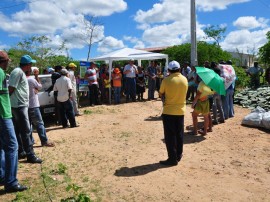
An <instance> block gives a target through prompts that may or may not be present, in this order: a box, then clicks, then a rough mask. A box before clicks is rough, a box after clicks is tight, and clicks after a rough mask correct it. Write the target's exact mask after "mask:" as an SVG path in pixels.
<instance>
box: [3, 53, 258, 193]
mask: <svg viewBox="0 0 270 202" xmlns="http://www.w3.org/2000/svg"><path fill="white" fill-rule="evenodd" d="M9 61H10V59H9V57H8V55H7V53H6V52H5V51H0V67H1V68H0V101H1V102H0V130H1V136H0V155H1V161H0V183H2V184H3V185H4V186H5V191H6V192H17V191H24V190H26V189H28V188H27V187H26V186H24V185H21V184H20V183H19V182H18V180H17V169H18V159H26V161H27V162H29V163H42V159H40V158H39V157H38V156H37V155H36V154H35V152H34V148H33V145H34V144H35V140H34V138H33V135H32V132H33V126H34V127H35V128H36V130H37V133H38V136H39V138H40V142H41V146H45V147H54V146H55V144H54V143H53V142H52V141H50V140H49V139H48V137H47V135H46V129H45V127H44V122H43V119H42V116H41V112H40V109H39V107H40V105H39V100H38V95H37V93H38V91H39V90H40V89H41V87H42V84H41V82H40V80H39V77H38V75H39V69H38V68H37V67H33V66H32V65H33V64H35V63H36V61H35V60H33V59H32V58H31V57H30V56H29V55H23V56H22V57H21V59H20V66H19V67H17V68H15V69H14V70H13V71H12V72H11V74H10V77H9V84H7V77H6V74H5V72H4V71H5V70H6V68H7V66H8V63H9ZM219 64H224V65H226V64H227V65H232V64H231V61H227V62H226V63H225V62H224V61H221V62H219ZM219 64H218V63H215V62H211V63H209V62H208V61H205V63H204V68H208V69H211V70H213V71H214V72H215V73H216V74H217V75H219V76H220V77H221V78H223V79H226V78H225V77H224V74H223V73H222V70H221V69H220V65H219ZM76 68H77V66H76V64H74V63H70V64H68V65H67V67H62V66H60V65H58V66H55V67H54V68H50V69H49V73H50V74H51V79H52V85H51V87H50V88H49V89H47V92H48V93H49V92H50V91H54V100H55V115H56V116H55V117H56V123H57V124H59V125H62V127H63V128H67V127H70V128H73V127H78V126H79V125H78V124H77V122H76V116H80V115H81V114H80V112H79V108H78V106H79V105H78V98H77V93H78V80H79V79H84V80H86V81H87V82H88V89H89V91H88V97H89V104H90V106H95V105H99V104H102V103H110V101H111V99H112V98H113V100H114V104H120V103H121V98H122V97H125V101H126V102H135V101H144V100H145V98H144V97H143V95H144V93H145V91H146V87H147V88H148V94H147V100H154V99H156V98H155V92H156V91H157V92H159V97H160V98H162V101H163V112H162V120H163V126H164V137H165V143H166V148H167V152H168V159H167V160H165V161H160V164H162V165H166V166H174V165H177V164H178V162H179V161H180V160H181V158H182V152H183V134H184V114H185V108H186V103H187V102H189V101H190V102H191V103H192V105H191V106H192V108H193V112H192V119H193V134H194V135H197V134H198V133H199V134H201V135H206V134H207V133H208V132H212V126H213V124H214V125H215V124H219V123H225V120H226V119H228V118H232V117H234V108H233V94H234V88H235V80H234V81H233V82H232V83H231V84H230V85H229V86H227V87H226V93H225V95H221V94H218V93H217V92H215V91H214V90H213V89H211V88H210V87H209V86H207V85H206V84H205V82H204V81H203V79H202V78H200V76H199V75H198V74H197V73H196V68H195V66H191V67H190V65H189V63H188V62H185V63H184V64H183V67H182V68H181V67H180V64H179V63H178V62H177V61H172V62H170V63H169V65H168V72H166V74H164V70H163V69H162V68H161V67H160V66H159V65H158V62H157V61H151V62H150V64H149V66H148V67H147V68H145V69H144V68H143V67H140V66H136V65H135V64H134V60H133V59H130V60H129V62H128V64H126V65H125V66H124V67H120V66H118V65H116V66H115V67H114V68H113V70H112V72H109V69H108V66H107V65H106V64H104V65H102V66H101V68H97V64H96V63H95V62H91V63H90V66H89V68H88V69H87V71H86V73H85V76H84V78H79V77H78V76H76V74H75V72H76ZM254 72H256V75H257V74H258V75H260V74H261V70H260V69H259V68H258V64H255V65H254V68H250V69H249V70H248V71H247V73H248V74H250V75H251V79H252V81H253V83H254V84H255V85H256V86H257V85H258V77H257V76H254V75H255V73H254ZM110 75H111V78H110ZM110 92H113V96H112V97H110V94H111V93H110ZM199 115H202V116H203V117H204V126H203V128H201V129H198V126H197V125H198V120H197V118H198V116H199Z"/></svg>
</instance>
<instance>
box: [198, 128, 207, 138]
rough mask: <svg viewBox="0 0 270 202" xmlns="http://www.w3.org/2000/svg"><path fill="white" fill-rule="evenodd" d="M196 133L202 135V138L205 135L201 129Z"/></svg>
mask: <svg viewBox="0 0 270 202" xmlns="http://www.w3.org/2000/svg"><path fill="white" fill-rule="evenodd" d="M198 133H199V134H200V135H202V136H205V135H207V133H204V131H203V130H202V129H200V130H198Z"/></svg>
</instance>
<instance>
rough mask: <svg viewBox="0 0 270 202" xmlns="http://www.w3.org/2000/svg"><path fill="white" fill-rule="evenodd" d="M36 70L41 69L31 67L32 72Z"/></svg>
mask: <svg viewBox="0 0 270 202" xmlns="http://www.w3.org/2000/svg"><path fill="white" fill-rule="evenodd" d="M35 70H38V71H39V69H38V67H31V71H32V73H34V71H35Z"/></svg>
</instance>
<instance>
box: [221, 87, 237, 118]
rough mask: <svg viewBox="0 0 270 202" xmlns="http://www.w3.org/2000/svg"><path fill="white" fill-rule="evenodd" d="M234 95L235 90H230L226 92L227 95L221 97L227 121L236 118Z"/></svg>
mask: <svg viewBox="0 0 270 202" xmlns="http://www.w3.org/2000/svg"><path fill="white" fill-rule="evenodd" d="M233 93H234V90H233V89H230V88H228V89H227V90H226V95H225V96H221V99H222V106H223V111H224V116H225V119H228V118H231V117H234V108H233Z"/></svg>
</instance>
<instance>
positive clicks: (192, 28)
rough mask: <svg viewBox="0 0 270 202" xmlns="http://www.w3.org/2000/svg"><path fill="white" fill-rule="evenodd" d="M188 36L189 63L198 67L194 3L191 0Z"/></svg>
mask: <svg viewBox="0 0 270 202" xmlns="http://www.w3.org/2000/svg"><path fill="white" fill-rule="evenodd" d="M190 36H191V51H190V62H191V65H195V66H196V65H198V59H197V38H196V3H195V0H191V5H190Z"/></svg>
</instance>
